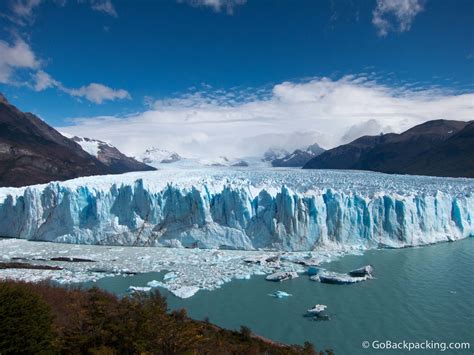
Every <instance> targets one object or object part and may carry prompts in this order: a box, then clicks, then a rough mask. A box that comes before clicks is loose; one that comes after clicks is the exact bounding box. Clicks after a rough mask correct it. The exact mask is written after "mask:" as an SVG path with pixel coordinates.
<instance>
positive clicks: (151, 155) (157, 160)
mask: <svg viewBox="0 0 474 355" xmlns="http://www.w3.org/2000/svg"><path fill="white" fill-rule="evenodd" d="M138 159H139V160H140V161H142V162H143V163H145V164H150V165H152V166H157V165H159V164H171V163H176V162H177V161H180V160H183V157H181V156H180V155H179V154H178V153H175V152H170V151H169V150H164V149H159V148H156V147H152V148H149V149H147V150H146V151H145V152H144V153H143V154H142V155H140V156H139V157H138Z"/></svg>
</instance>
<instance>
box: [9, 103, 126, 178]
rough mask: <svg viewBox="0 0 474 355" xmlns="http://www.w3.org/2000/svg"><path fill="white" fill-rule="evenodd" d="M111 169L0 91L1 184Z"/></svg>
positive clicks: (67, 176)
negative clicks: (25, 111)
mask: <svg viewBox="0 0 474 355" xmlns="http://www.w3.org/2000/svg"><path fill="white" fill-rule="evenodd" d="M128 171H130V170H128ZM114 172H115V171H114V169H112V168H110V167H109V166H107V165H105V164H104V163H102V162H101V161H100V160H99V159H97V158H95V157H93V156H91V155H90V154H89V153H87V152H86V151H84V150H83V149H82V147H81V146H80V145H79V144H78V143H76V142H74V141H73V140H71V139H68V138H66V137H64V136H63V135H61V134H60V133H59V132H58V131H56V130H55V129H54V128H52V127H51V126H49V125H48V124H47V123H45V122H44V121H43V120H41V119H40V118H38V117H36V116H35V115H33V114H31V113H24V112H21V111H20V110H18V109H17V108H16V107H15V106H13V105H11V104H10V103H9V102H8V101H7V99H6V98H5V97H4V96H3V95H1V94H0V186H24V185H31V184H40V183H46V182H49V181H52V180H67V179H71V178H75V177H79V176H89V175H102V174H111V173H114Z"/></svg>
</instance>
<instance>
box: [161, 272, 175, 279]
mask: <svg viewBox="0 0 474 355" xmlns="http://www.w3.org/2000/svg"><path fill="white" fill-rule="evenodd" d="M176 277H178V274H177V273H176V272H173V271H171V272H168V273H167V274H165V275H164V276H163V280H164V281H167V280H173V279H175V278H176Z"/></svg>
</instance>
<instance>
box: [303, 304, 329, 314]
mask: <svg viewBox="0 0 474 355" xmlns="http://www.w3.org/2000/svg"><path fill="white" fill-rule="evenodd" d="M326 308H328V306H326V305H325V304H316V305H314V306H313V307H311V308H310V309H308V310H307V312H308V313H311V314H319V313H322V312H324V311H325V310H326Z"/></svg>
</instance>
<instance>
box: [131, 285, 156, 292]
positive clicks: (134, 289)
mask: <svg viewBox="0 0 474 355" xmlns="http://www.w3.org/2000/svg"><path fill="white" fill-rule="evenodd" d="M128 290H129V291H131V292H150V291H151V287H140V286H129V287H128Z"/></svg>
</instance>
